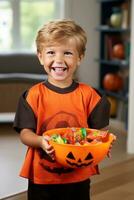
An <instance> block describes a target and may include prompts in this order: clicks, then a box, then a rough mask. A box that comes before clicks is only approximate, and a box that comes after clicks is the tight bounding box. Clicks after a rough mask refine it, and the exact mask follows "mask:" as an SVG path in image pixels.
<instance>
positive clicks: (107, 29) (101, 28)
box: [96, 25, 130, 33]
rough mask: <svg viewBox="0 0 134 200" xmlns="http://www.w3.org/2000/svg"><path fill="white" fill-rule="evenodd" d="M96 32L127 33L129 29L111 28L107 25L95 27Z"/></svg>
mask: <svg viewBox="0 0 134 200" xmlns="http://www.w3.org/2000/svg"><path fill="white" fill-rule="evenodd" d="M96 30H97V31H102V32H109V33H127V32H128V33H129V32H130V28H112V27H110V26H108V25H100V26H98V27H96Z"/></svg>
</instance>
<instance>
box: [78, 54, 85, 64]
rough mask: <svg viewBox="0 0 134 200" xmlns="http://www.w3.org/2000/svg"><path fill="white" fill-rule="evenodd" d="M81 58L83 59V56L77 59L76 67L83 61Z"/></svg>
mask: <svg viewBox="0 0 134 200" xmlns="http://www.w3.org/2000/svg"><path fill="white" fill-rule="evenodd" d="M83 58H84V55H81V56H80V57H79V60H78V62H77V64H78V66H79V65H80V63H81V61H82V60H83Z"/></svg>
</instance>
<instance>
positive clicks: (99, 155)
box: [45, 128, 115, 168]
mask: <svg viewBox="0 0 134 200" xmlns="http://www.w3.org/2000/svg"><path fill="white" fill-rule="evenodd" d="M64 130H65V128H60V129H53V130H49V131H46V132H45V134H48V135H51V134H53V133H55V132H56V133H57V132H58V133H59V134H60V133H63V131H64ZM94 130H95V129H93V131H94ZM87 131H89V132H90V133H91V129H87ZM114 138H115V136H114V135H113V134H109V135H108V137H107V138H106V140H103V141H102V142H98V143H95V144H90V143H89V144H88V145H79V146H78V145H72V144H58V143H56V142H54V141H52V140H50V144H51V145H52V146H53V148H54V150H55V156H56V161H57V162H58V163H60V164H61V165H62V166H64V167H69V168H79V167H86V166H89V165H96V164H98V163H99V162H100V161H101V160H103V159H104V157H105V156H106V155H107V153H108V150H109V147H110V144H111V142H112V141H113V139H114Z"/></svg>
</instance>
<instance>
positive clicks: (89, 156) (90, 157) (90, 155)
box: [85, 153, 93, 160]
mask: <svg viewBox="0 0 134 200" xmlns="http://www.w3.org/2000/svg"><path fill="white" fill-rule="evenodd" d="M91 159H93V156H92V154H91V153H89V154H88V155H87V157H86V158H85V160H91Z"/></svg>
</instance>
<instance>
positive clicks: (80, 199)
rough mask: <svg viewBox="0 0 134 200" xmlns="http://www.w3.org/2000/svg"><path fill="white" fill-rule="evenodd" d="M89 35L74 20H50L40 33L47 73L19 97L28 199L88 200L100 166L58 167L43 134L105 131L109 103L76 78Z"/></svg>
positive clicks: (17, 119)
mask: <svg viewBox="0 0 134 200" xmlns="http://www.w3.org/2000/svg"><path fill="white" fill-rule="evenodd" d="M86 42H87V38H86V34H85V31H84V30H83V29H82V28H81V27H80V26H79V25H77V24H76V23H75V22H74V21H71V20H59V21H53V22H49V23H48V24H46V25H44V26H43V27H42V28H41V29H40V30H39V32H38V35H37V38H36V45H37V56H38V58H39V61H40V63H41V65H43V67H44V70H45V71H46V73H47V74H48V79H47V81H44V82H41V83H38V84H36V85H35V86H33V87H31V88H30V89H29V90H28V91H26V92H24V94H23V95H22V96H21V97H20V100H19V104H18V109H17V112H16V117H15V122H14V128H15V129H16V130H17V131H18V132H20V139H21V141H22V142H23V143H24V144H25V145H27V146H28V151H27V154H26V158H25V162H24V165H23V167H22V170H21V173H20V175H21V176H22V177H25V178H28V179H29V185H28V199H29V200H68V199H70V200H74V199H77V200H89V198H90V197H89V191H90V184H89V183H90V180H89V177H90V176H92V175H94V174H97V173H98V169H97V166H96V167H92V166H87V167H83V168H78V169H71V168H64V167H63V166H61V165H59V164H58V163H56V161H55V159H54V150H53V148H52V146H50V145H49V138H48V137H44V136H42V134H43V132H45V131H46V130H49V129H53V128H61V127H85V128H86V127H90V128H96V129H102V128H104V127H106V126H107V125H108V123H109V103H108V101H107V99H106V97H105V96H103V97H101V96H100V95H99V94H98V93H97V92H96V91H95V90H94V89H93V88H92V87H90V86H88V85H86V84H83V83H78V82H75V81H74V80H73V75H74V73H75V71H76V70H77V68H78V66H79V65H80V62H81V61H82V59H83V57H84V53H85V47H86Z"/></svg>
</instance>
